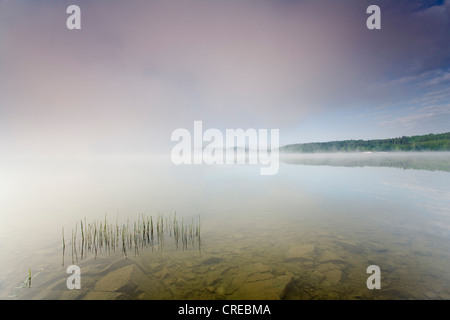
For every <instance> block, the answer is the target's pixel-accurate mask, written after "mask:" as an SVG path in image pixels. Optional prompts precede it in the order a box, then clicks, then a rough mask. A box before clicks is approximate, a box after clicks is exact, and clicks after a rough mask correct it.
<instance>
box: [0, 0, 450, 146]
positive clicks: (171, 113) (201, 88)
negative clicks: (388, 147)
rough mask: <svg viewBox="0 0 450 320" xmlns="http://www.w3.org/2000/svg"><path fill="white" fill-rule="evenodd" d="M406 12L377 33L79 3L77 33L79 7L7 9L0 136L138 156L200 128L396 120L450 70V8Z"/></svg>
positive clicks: (306, 10)
mask: <svg viewBox="0 0 450 320" xmlns="http://www.w3.org/2000/svg"><path fill="white" fill-rule="evenodd" d="M72 2H73V1H72ZM75 2H76V1H75ZM408 3H409V2H405V1H399V2H395V3H393V2H391V1H381V2H380V6H381V8H382V30H378V31H369V30H368V29H367V28H366V27H365V21H366V19H367V14H366V12H365V9H366V7H367V3H364V2H363V1H339V2H337V1H282V2H278V1H271V0H263V1H251V0H250V1H237V0H231V1H194V0H175V1H170V2H169V1H161V0H159V1H145V2H143V1H127V2H124V1H95V2H93V1H86V2H84V1H83V2H81V1H80V4H79V5H80V7H81V10H82V29H81V30H79V31H69V30H67V29H66V28H65V19H66V18H67V14H66V13H65V6H68V5H69V4H73V3H69V2H58V3H57V4H56V3H55V2H54V1H39V2H37V1H21V2H17V1H2V3H1V6H2V10H1V11H0V35H1V40H0V46H1V48H2V50H1V51H0V69H1V72H0V104H1V106H0V112H1V113H2V117H1V119H0V125H1V126H2V128H9V129H8V132H7V135H6V133H5V135H4V137H5V136H7V137H8V138H7V139H8V143H10V142H11V141H14V143H13V144H14V145H16V146H17V147H18V148H19V149H27V150H31V151H33V152H37V151H41V150H50V151H54V150H59V151H63V152H72V151H74V150H77V151H79V152H94V151H99V150H101V151H105V150H106V151H107V150H110V151H114V152H133V151H136V150H151V149H153V148H156V147H157V145H158V144H160V143H163V144H164V143H166V140H167V141H168V140H169V137H170V133H171V131H172V130H174V129H175V128H179V127H186V126H188V125H192V121H193V120H203V121H204V123H205V125H207V126H211V127H218V128H227V127H228V128H236V127H253V128H257V127H263V128H280V127H289V126H294V125H296V124H299V123H301V122H302V121H304V120H305V119H307V117H308V116H309V115H311V114H324V113H332V112H339V111H340V110H347V109H349V108H355V107H358V106H364V107H367V106H371V107H378V106H380V105H385V106H396V105H398V103H399V102H401V101H405V97H408V98H407V99H408V101H412V100H413V99H415V98H418V97H417V93H415V91H414V90H416V88H417V85H418V83H421V84H423V85H425V84H427V85H428V86H429V87H434V86H437V85H441V84H444V83H445V81H447V79H448V74H446V73H445V72H444V71H442V72H441V73H439V72H438V70H442V67H443V66H446V65H449V63H450V61H449V60H448V59H449V56H450V52H449V50H450V49H449V45H448V12H449V11H448V10H449V5H448V4H449V2H448V1H447V2H445V3H444V4H442V5H433V6H425V7H423V6H419V5H418V3H417V2H414V5H411V6H410V5H409V4H408ZM411 8H413V9H411ZM426 75H434V77H433V78H431V77H428V78H427V77H426ZM425 78H426V79H427V81H428V82H426V81H422V80H418V79H425ZM386 83H390V84H391V85H389V86H388V85H386ZM430 92H431V91H430ZM425 93H429V92H428V91H427V92H425ZM426 97H427V98H429V99H431V98H432V96H431V93H430V95H428V96H426ZM435 97H437V96H435ZM4 140H5V138H3V141H4ZM0 141H1V140H0ZM161 141H163V142H161ZM5 143H6V142H5V141H4V142H3V145H4V144H5Z"/></svg>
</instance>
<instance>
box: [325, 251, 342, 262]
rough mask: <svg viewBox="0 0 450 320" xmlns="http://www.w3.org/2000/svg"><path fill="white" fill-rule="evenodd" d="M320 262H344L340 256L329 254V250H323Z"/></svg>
mask: <svg viewBox="0 0 450 320" xmlns="http://www.w3.org/2000/svg"><path fill="white" fill-rule="evenodd" d="M319 260H320V262H322V263H323V262H345V261H344V260H343V259H342V258H341V257H340V256H338V255H337V254H335V253H333V252H331V251H330V250H325V251H324V252H323V253H322V254H321V255H320V258H319Z"/></svg>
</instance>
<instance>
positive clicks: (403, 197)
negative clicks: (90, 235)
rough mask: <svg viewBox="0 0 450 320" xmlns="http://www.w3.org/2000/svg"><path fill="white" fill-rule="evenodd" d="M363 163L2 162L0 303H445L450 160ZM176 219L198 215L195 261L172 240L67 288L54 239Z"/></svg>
mask: <svg viewBox="0 0 450 320" xmlns="http://www.w3.org/2000/svg"><path fill="white" fill-rule="evenodd" d="M364 156H365V158H364V159H363V160H361V158H360V157H361V155H357V156H351V157H347V158H345V157H344V156H343V155H334V156H330V155H327V156H324V155H322V156H317V157H315V158H314V157H313V156H311V155H309V156H307V157H303V158H301V157H300V158H297V159H292V158H291V159H290V160H289V161H287V162H283V163H281V164H280V170H279V173H278V174H277V175H274V176H261V175H260V174H259V167H257V166H248V165H241V166H194V165H192V166H175V165H173V164H172V163H171V162H170V159H169V158H168V157H164V156H161V157H114V156H111V157H106V156H105V157H91V158H45V157H43V158H26V157H17V158H1V159H0V174H1V176H2V180H1V182H0V203H1V212H0V217H1V222H0V223H1V224H0V298H1V299H450V289H449V288H450V268H449V266H450V247H449V245H448V243H449V240H450V172H449V170H447V169H446V168H448V167H449V166H450V155H449V154H448V153H440V154H439V155H435V154H433V155H427V156H426V157H425V154H422V155H419V156H418V155H412V154H409V155H407V156H405V155H402V158H401V159H399V157H391V158H389V155H386V154H384V155H381V156H382V157H381V156H380V155H378V154H369V155H364ZM397 156H398V155H397ZM333 157H334V158H333ZM369 157H370V158H369ZM174 212H176V213H177V217H178V219H184V220H185V221H190V220H191V219H192V218H197V217H198V216H199V215H200V217H201V239H202V247H201V251H199V250H196V249H193V248H189V249H188V250H184V251H183V250H180V249H178V250H177V249H176V248H175V246H174V245H173V243H172V242H171V241H170V239H169V240H167V244H165V247H164V248H163V250H158V249H157V248H155V247H153V248H151V247H147V248H143V249H142V250H140V252H139V255H134V254H129V255H128V258H127V259H126V258H125V257H124V256H123V255H122V254H121V252H120V251H118V252H115V253H114V252H112V253H105V252H103V253H101V254H99V255H97V257H95V256H94V255H88V256H87V257H86V258H84V259H83V260H79V261H75V264H76V265H78V266H79V267H80V270H81V287H82V288H81V290H69V289H67V286H66V280H67V277H68V276H69V275H68V274H66V268H67V266H68V265H69V264H71V263H72V261H71V255H70V252H69V253H68V250H66V253H65V256H64V258H65V260H64V261H65V264H64V266H63V265H62V228H64V230H66V235H67V234H70V232H71V230H73V229H74V228H75V224H76V223H78V222H79V221H80V220H82V219H85V218H86V220H87V221H93V220H96V219H98V220H102V219H103V220H104V219H105V215H106V216H107V218H108V220H111V221H114V222H115V221H120V223H123V222H125V221H128V220H129V221H134V220H135V219H137V218H138V216H139V214H141V213H144V214H146V215H148V216H149V215H152V216H154V217H156V216H157V215H158V214H161V215H164V216H169V215H171V214H173V213H174ZM68 238H69V236H67V237H66V242H67V243H68V242H69V239H68ZM370 265H378V266H379V267H380V270H381V289H379V290H369V289H368V288H367V286H366V280H367V278H368V277H369V276H370V275H369V274H367V273H366V269H367V267H368V266H370ZM29 269H31V271H32V285H31V288H20V286H21V284H22V282H23V281H24V280H25V279H26V277H27V276H28V270H29Z"/></svg>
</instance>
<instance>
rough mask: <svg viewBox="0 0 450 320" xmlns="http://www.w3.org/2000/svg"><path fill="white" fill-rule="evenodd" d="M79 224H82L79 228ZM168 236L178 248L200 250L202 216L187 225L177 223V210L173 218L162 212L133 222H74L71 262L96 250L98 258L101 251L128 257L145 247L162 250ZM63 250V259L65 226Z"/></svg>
mask: <svg viewBox="0 0 450 320" xmlns="http://www.w3.org/2000/svg"><path fill="white" fill-rule="evenodd" d="M78 225H79V226H80V227H79V228H78ZM167 236H169V237H170V238H172V239H173V240H174V242H175V247H176V248H177V249H179V248H180V247H181V248H182V249H183V250H188V248H189V247H192V248H197V249H198V250H199V252H201V238H200V216H199V217H198V221H194V219H192V221H191V223H188V224H185V223H184V219H182V220H181V223H179V222H178V220H177V216H176V213H175V214H174V216H173V217H172V216H171V215H170V216H169V217H163V216H162V215H159V216H158V217H156V218H155V219H153V217H152V216H145V215H139V217H138V220H137V221H134V222H133V224H130V222H129V220H127V223H123V224H122V225H119V223H118V221H117V220H116V223H115V224H114V223H109V222H108V221H107V219H106V216H105V220H104V221H93V222H91V223H87V222H86V218H84V221H83V220H81V221H80V223H79V224H78V222H77V223H76V224H75V229H74V230H72V234H71V238H70V247H71V250H72V263H75V261H76V262H78V260H79V259H80V260H81V259H83V258H85V257H86V256H87V254H89V253H94V254H95V258H96V257H97V255H98V254H100V253H102V252H103V253H108V254H110V253H111V251H112V252H117V251H121V253H122V255H124V256H125V258H128V254H129V253H130V252H133V251H134V254H135V255H138V254H139V251H140V250H142V249H143V248H145V247H151V248H152V251H153V250H154V249H155V248H157V250H162V249H163V245H164V242H165V238H166V237H167ZM62 249H63V261H62V264H63V265H64V255H65V251H66V241H65V238H64V228H63V229H62Z"/></svg>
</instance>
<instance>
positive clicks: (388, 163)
mask: <svg viewBox="0 0 450 320" xmlns="http://www.w3.org/2000/svg"><path fill="white" fill-rule="evenodd" d="M280 161H283V162H285V163H289V164H299V165H315V166H336V167H366V166H367V167H390V168H400V169H416V170H429V171H447V172H450V152H376V153H331V154H330V153H298V154H289V153H284V154H282V155H281V158H280Z"/></svg>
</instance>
